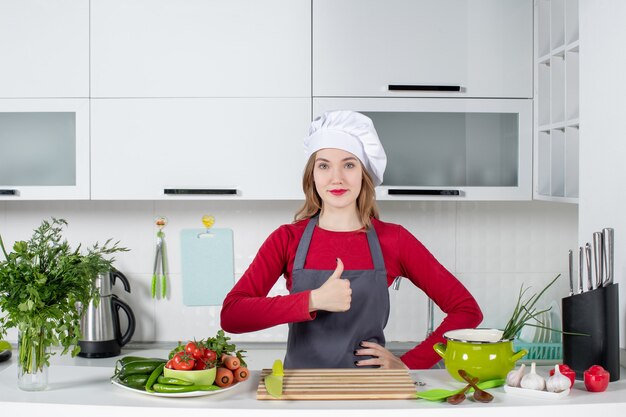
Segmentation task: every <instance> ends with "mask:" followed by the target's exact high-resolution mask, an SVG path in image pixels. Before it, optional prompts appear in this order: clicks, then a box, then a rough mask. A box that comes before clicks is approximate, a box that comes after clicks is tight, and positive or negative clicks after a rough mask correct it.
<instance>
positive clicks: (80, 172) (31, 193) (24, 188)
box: [0, 99, 89, 200]
mask: <svg viewBox="0 0 626 417" xmlns="http://www.w3.org/2000/svg"><path fill="white" fill-rule="evenodd" d="M73 199H84V200H88V199H89V100H88V99H0V200H73Z"/></svg>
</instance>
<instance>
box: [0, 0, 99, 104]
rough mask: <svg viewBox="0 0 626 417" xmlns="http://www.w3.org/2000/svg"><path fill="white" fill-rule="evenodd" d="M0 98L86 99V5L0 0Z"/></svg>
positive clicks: (63, 0) (72, 0)
mask: <svg viewBox="0 0 626 417" xmlns="http://www.w3.org/2000/svg"><path fill="white" fill-rule="evenodd" d="M0 57H1V58H0V59H1V63H0V98H16V97H17V98H33V97H38V98H40V97H88V96H89V1H85V0H0Z"/></svg>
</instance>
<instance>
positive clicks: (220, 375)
mask: <svg viewBox="0 0 626 417" xmlns="http://www.w3.org/2000/svg"><path fill="white" fill-rule="evenodd" d="M233 378H234V376H233V371H231V370H230V369H227V368H222V367H221V366H220V367H219V368H217V374H216V376H215V385H217V386H219V387H222V388H226V387H227V386H229V385H230V384H232V383H233Z"/></svg>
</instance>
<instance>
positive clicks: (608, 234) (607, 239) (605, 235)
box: [602, 227, 614, 286]
mask: <svg viewBox="0 0 626 417" xmlns="http://www.w3.org/2000/svg"><path fill="white" fill-rule="evenodd" d="M613 236H614V231H613V229H612V228H610V227H607V228H605V229H602V248H603V250H604V257H603V259H604V271H605V275H606V279H605V280H604V281H603V282H602V285H603V286H607V285H610V284H612V283H613V273H614V271H613V265H614V258H613V257H614V246H613V244H614V242H613V239H614V237H613Z"/></svg>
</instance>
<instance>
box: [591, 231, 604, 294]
mask: <svg viewBox="0 0 626 417" xmlns="http://www.w3.org/2000/svg"><path fill="white" fill-rule="evenodd" d="M602 243H603V242H602V232H594V233H593V257H594V258H595V266H596V288H598V287H601V286H602V280H603V279H604V265H603V259H604V251H603V248H602Z"/></svg>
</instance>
